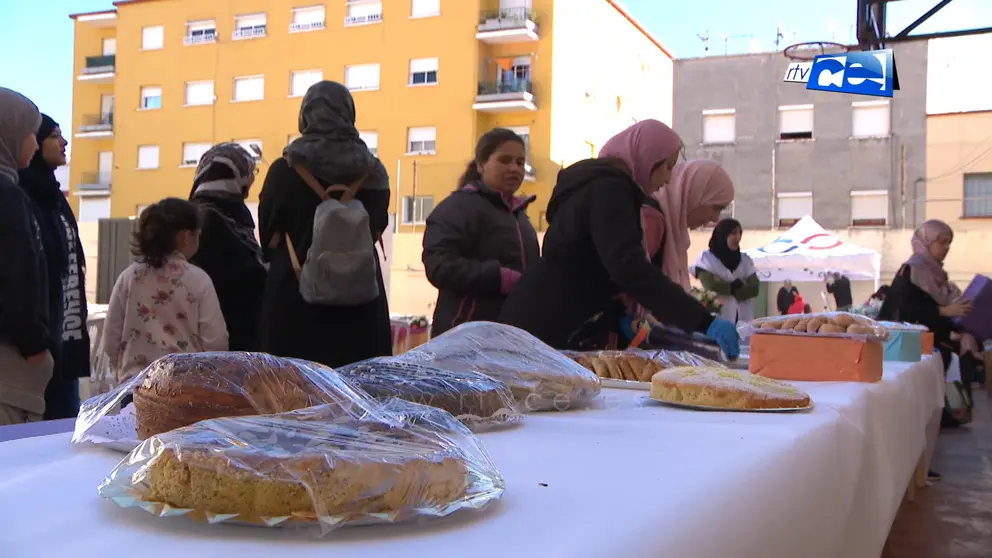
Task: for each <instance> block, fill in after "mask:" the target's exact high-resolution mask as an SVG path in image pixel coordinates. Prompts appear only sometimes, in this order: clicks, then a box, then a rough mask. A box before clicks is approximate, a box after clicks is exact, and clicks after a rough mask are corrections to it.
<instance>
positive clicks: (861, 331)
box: [847, 324, 874, 335]
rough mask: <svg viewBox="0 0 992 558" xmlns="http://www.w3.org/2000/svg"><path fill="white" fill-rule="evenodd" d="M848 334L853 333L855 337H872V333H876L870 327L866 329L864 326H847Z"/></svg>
mask: <svg viewBox="0 0 992 558" xmlns="http://www.w3.org/2000/svg"><path fill="white" fill-rule="evenodd" d="M847 333H851V334H854V335H871V334H872V333H874V331H873V330H872V328H870V327H865V326H863V325H857V324H855V325H850V326H847Z"/></svg>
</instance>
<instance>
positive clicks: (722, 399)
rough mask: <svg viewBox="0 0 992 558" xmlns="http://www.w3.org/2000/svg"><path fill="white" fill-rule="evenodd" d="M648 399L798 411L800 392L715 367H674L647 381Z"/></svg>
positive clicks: (806, 400) (805, 400) (802, 400)
mask: <svg viewBox="0 0 992 558" xmlns="http://www.w3.org/2000/svg"><path fill="white" fill-rule="evenodd" d="M651 398H652V399H657V400H658V401H664V402H667V403H679V404H683V405H697V406H700V407H709V408H715V409H728V410H748V409H802V408H806V407H809V406H810V397H809V395H807V394H806V393H804V392H803V391H801V390H799V389H797V388H795V387H793V386H791V385H789V384H786V383H784V382H780V381H777V380H771V379H768V378H764V377H762V376H754V375H751V374H745V373H741V372H735V371H733V370H728V369H726V368H718V367H690V366H686V367H678V368H669V369H668V370H663V371H661V372H658V373H657V374H655V375H654V376H652V378H651Z"/></svg>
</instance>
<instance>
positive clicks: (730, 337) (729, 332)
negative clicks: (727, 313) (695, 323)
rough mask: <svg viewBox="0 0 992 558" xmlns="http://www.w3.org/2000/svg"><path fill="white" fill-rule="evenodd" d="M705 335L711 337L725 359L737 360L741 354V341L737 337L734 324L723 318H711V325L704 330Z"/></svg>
mask: <svg viewBox="0 0 992 558" xmlns="http://www.w3.org/2000/svg"><path fill="white" fill-rule="evenodd" d="M706 335H707V336H709V337H712V338H713V340H714V341H716V342H717V344H719V345H720V348H721V349H723V352H724V353H725V354H726V355H727V358H737V357H739V356H740V354H741V340H740V338H739V337H738V336H737V328H736V327H734V324H732V323H730V322H729V321H727V320H725V319H723V318H713V323H711V324H710V327H708V328H706Z"/></svg>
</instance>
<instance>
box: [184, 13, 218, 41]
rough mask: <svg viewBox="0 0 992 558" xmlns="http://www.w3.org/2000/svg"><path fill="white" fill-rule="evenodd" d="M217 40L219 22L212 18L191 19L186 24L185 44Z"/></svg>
mask: <svg viewBox="0 0 992 558" xmlns="http://www.w3.org/2000/svg"><path fill="white" fill-rule="evenodd" d="M216 40H217V23H216V22H215V21H214V20H212V19H208V20H204V21H191V22H189V23H187V24H186V38H185V39H183V44H186V45H197V44H201V43H212V42H214V41H216Z"/></svg>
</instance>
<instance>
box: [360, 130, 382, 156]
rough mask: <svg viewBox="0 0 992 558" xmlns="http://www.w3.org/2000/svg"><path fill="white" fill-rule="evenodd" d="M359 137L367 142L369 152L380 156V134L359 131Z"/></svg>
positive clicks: (372, 131) (373, 131)
mask: <svg viewBox="0 0 992 558" xmlns="http://www.w3.org/2000/svg"><path fill="white" fill-rule="evenodd" d="M358 137H360V138H362V141H364V142H365V146H366V147H368V148H369V152H371V153H372V154H373V155H375V156H378V155H379V132H377V131H375V130H359V131H358Z"/></svg>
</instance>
